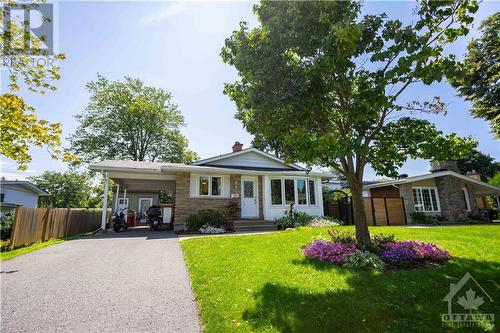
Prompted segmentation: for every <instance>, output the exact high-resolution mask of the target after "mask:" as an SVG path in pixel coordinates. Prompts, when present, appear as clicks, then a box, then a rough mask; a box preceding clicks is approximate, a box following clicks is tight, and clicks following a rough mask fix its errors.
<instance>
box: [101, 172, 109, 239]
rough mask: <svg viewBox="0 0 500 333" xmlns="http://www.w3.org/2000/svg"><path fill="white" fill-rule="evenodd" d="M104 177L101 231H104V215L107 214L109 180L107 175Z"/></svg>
mask: <svg viewBox="0 0 500 333" xmlns="http://www.w3.org/2000/svg"><path fill="white" fill-rule="evenodd" d="M103 175H104V180H105V181H104V202H103V204H102V215H101V229H102V230H105V229H106V215H107V212H108V192H109V178H108V174H107V173H105V172H104V173H103Z"/></svg>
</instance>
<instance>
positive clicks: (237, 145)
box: [233, 141, 243, 153]
mask: <svg viewBox="0 0 500 333" xmlns="http://www.w3.org/2000/svg"><path fill="white" fill-rule="evenodd" d="M242 149H243V144H242V143H240V142H239V141H236V142H235V143H234V145H233V153H236V152H237V151H241V150H242Z"/></svg>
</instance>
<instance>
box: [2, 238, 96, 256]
mask: <svg viewBox="0 0 500 333" xmlns="http://www.w3.org/2000/svg"><path fill="white" fill-rule="evenodd" d="M91 234H92V232H87V233H82V234H78V235H74V236H69V237H61V238H54V239H50V240H48V241H46V242H39V243H34V244H31V245H28V246H25V247H20V248H17V249H14V250H10V251H4V250H2V252H0V261H6V260H10V259H13V258H15V257H19V256H21V255H23V254H27V253H31V252H34V251H38V250H40V249H43V248H44V247H49V246H52V245H56V244H59V243H62V242H64V241H67V240H72V239H77V238H80V237H83V236H88V235H91ZM4 247H6V245H4V246H2V248H4Z"/></svg>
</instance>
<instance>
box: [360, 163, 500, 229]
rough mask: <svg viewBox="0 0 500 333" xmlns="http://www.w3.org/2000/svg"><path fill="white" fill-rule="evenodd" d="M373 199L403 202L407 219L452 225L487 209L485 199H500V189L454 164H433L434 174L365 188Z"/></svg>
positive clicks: (366, 192) (365, 193)
mask: <svg viewBox="0 0 500 333" xmlns="http://www.w3.org/2000/svg"><path fill="white" fill-rule="evenodd" d="M363 190H364V191H363V194H364V196H366V197H372V198H400V197H402V198H403V201H404V208H405V211H406V218H407V221H408V223H411V222H412V219H411V215H412V213H413V212H423V213H425V214H430V215H442V216H443V217H445V218H446V219H447V221H448V222H450V223H457V222H461V221H463V220H464V219H465V218H466V217H467V215H468V214H470V213H474V214H477V213H478V209H482V208H488V206H487V202H486V200H485V197H487V196H493V197H496V199H497V202H498V200H499V199H498V197H499V196H500V188H499V187H496V186H493V185H490V184H488V183H485V182H483V181H481V180H480V178H479V174H477V173H473V174H469V175H467V176H466V175H462V174H460V173H458V166H457V164H456V162H454V161H446V162H440V163H432V170H431V173H429V174H425V175H420V176H414V177H406V176H405V177H400V179H396V180H390V181H384V182H379V183H375V184H370V185H366V186H364V187H363Z"/></svg>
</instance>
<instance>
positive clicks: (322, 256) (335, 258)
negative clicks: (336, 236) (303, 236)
mask: <svg viewBox="0 0 500 333" xmlns="http://www.w3.org/2000/svg"><path fill="white" fill-rule="evenodd" d="M302 251H303V253H304V256H306V257H307V258H310V259H316V260H319V261H325V262H332V263H336V264H342V263H343V262H344V257H345V256H346V255H348V254H351V253H353V252H354V251H356V246H355V245H346V244H342V243H332V242H329V241H324V240H315V241H313V242H312V243H311V244H309V245H306V246H305V247H304V248H303V250H302Z"/></svg>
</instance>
